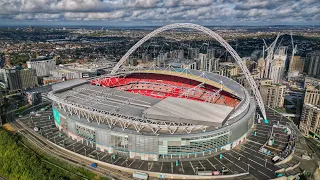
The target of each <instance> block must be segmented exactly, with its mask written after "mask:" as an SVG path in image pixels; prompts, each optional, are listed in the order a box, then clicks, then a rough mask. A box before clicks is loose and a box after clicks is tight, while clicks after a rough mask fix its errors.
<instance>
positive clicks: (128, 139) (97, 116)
mask: <svg viewBox="0 0 320 180" xmlns="http://www.w3.org/2000/svg"><path fill="white" fill-rule="evenodd" d="M48 96H49V98H50V99H52V100H53V106H52V107H53V115H54V120H55V124H56V126H57V127H58V128H59V129H60V130H61V131H62V132H64V133H65V134H66V135H68V136H69V137H71V138H72V139H74V140H77V141H81V142H83V143H85V144H87V145H90V146H92V147H94V148H95V149H96V150H99V151H103V152H108V153H110V154H118V155H122V156H126V157H129V158H133V159H141V160H148V161H159V160H160V159H168V160H170V159H177V158H196V157H201V156H210V155H211V154H214V153H215V152H219V151H221V150H230V149H232V148H234V147H235V146H237V145H239V144H240V143H242V142H243V141H244V140H245V139H246V137H247V135H248V133H250V130H251V129H252V126H253V121H254V117H255V112H256V101H255V100H254V99H253V97H251V96H250V95H249V93H248V92H247V90H245V88H244V87H242V86H241V85H240V84H238V83H237V82H235V81H233V80H231V79H229V78H227V77H224V76H220V75H218V74H214V73H210V72H201V71H197V70H190V69H175V68H166V69H162V68H149V69H139V70H134V71H128V72H120V73H114V74H109V75H105V76H100V77H96V78H94V79H75V80H71V81H65V82H63V83H59V84H55V85H53V87H52V91H51V92H50V93H49V95H48Z"/></svg>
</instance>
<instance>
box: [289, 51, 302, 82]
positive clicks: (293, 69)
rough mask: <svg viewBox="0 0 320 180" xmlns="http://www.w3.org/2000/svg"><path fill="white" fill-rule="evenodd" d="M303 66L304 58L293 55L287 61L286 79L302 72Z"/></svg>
mask: <svg viewBox="0 0 320 180" xmlns="http://www.w3.org/2000/svg"><path fill="white" fill-rule="evenodd" d="M303 68H304V60H303V59H302V58H301V56H293V58H291V61H290V63H289V70H288V79H290V78H292V77H296V76H298V75H299V74H301V73H303Z"/></svg>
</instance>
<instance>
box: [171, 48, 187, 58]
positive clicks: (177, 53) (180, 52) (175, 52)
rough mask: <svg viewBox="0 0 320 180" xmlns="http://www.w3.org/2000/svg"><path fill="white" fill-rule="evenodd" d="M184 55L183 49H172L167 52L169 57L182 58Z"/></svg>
mask: <svg viewBox="0 0 320 180" xmlns="http://www.w3.org/2000/svg"><path fill="white" fill-rule="evenodd" d="M183 57H184V51H183V49H180V50H173V51H170V52H169V58H179V59H181V58H183Z"/></svg>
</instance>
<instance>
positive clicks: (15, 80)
mask: <svg viewBox="0 0 320 180" xmlns="http://www.w3.org/2000/svg"><path fill="white" fill-rule="evenodd" d="M6 76H7V82H8V89H9V90H10V91H17V90H20V89H21V79H20V73H19V70H16V69H6Z"/></svg>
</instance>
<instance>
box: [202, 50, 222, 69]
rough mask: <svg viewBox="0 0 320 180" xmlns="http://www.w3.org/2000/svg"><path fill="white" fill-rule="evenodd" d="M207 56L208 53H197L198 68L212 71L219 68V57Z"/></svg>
mask: <svg viewBox="0 0 320 180" xmlns="http://www.w3.org/2000/svg"><path fill="white" fill-rule="evenodd" d="M210 57H211V58H209V54H202V53H200V54H199V62H200V70H201V71H208V72H213V71H217V70H218V69H219V59H218V58H214V57H212V55H210Z"/></svg>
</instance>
